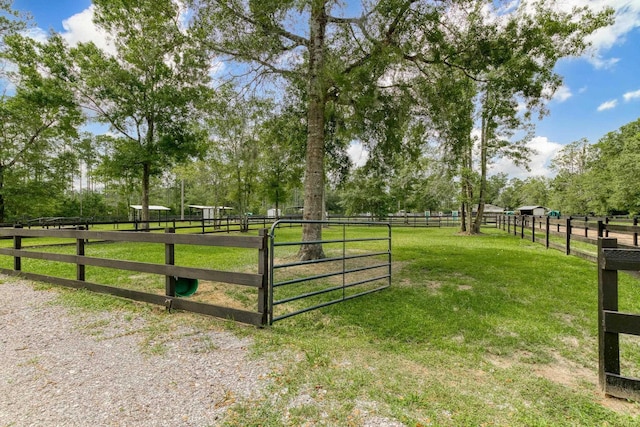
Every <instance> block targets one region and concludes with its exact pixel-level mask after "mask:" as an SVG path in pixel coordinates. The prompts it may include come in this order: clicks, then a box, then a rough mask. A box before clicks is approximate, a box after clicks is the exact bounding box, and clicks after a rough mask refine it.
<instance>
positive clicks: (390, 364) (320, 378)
mask: <svg viewBox="0 0 640 427" xmlns="http://www.w3.org/2000/svg"><path fill="white" fill-rule="evenodd" d="M484 232H485V234H483V235H480V236H474V237H468V236H461V235H458V234H457V233H456V230H454V229H447V228H442V229H420V230H418V229H396V228H394V230H393V280H392V286H391V287H390V288H389V289H386V290H384V291H382V292H378V293H374V294H371V295H367V296H365V297H363V298H358V299H354V300H350V301H347V302H345V303H341V304H337V305H333V306H329V307H326V308H323V309H320V310H317V311H313V312H309V313H305V314H302V315H299V316H295V317H292V318H289V319H286V320H283V321H281V322H278V323H277V324H275V325H274V326H273V327H268V328H264V329H258V328H254V327H246V326H240V325H238V324H235V323H232V322H228V321H223V320H216V319H212V318H209V317H203V316H197V315H193V314H188V313H183V312H174V313H172V314H171V315H167V314H166V313H165V312H164V311H163V310H162V309H161V308H155V309H153V310H149V309H148V308H145V307H146V306H144V305H142V304H139V303H129V302H127V303H123V302H122V300H120V299H118V298H115V297H111V296H101V295H94V294H89V293H87V292H84V291H73V290H60V291H59V295H60V296H59V301H60V303H62V304H65V305H69V306H72V307H78V308H79V309H81V310H87V309H91V310H95V309H99V310H124V311H130V312H131V315H132V316H135V315H136V313H144V315H145V316H146V317H147V318H149V319H150V321H151V322H152V323H153V322H155V323H156V324H158V325H162V328H151V327H150V328H147V329H148V330H149V331H157V330H158V329H162V330H167V329H169V330H170V329H171V328H172V327H177V325H180V324H184V322H189V323H191V324H196V325H200V326H199V327H202V328H210V327H212V325H215V327H223V328H226V329H228V330H231V331H232V332H234V333H236V334H239V335H242V336H248V337H251V338H252V339H253V342H254V344H253V345H252V348H251V351H252V354H253V357H255V358H265V359H268V360H269V361H271V362H272V363H273V366H274V367H275V368H274V370H273V372H272V374H271V375H270V380H271V381H270V384H269V386H268V390H267V392H266V393H265V394H264V395H263V396H262V397H261V398H260V399H258V400H255V401H239V402H235V403H233V404H231V405H229V407H228V410H227V412H226V416H225V418H224V421H223V424H224V425H229V426H236V425H245V426H246V425H255V426H258V425H262V426H281V425H290V426H297V425H353V426H358V425H408V426H427V425H434V426H461V425H462V426H466V425H470V426H471V425H473V426H480V425H482V426H490V425H497V426H507V425H509V426H514V425H523V426H524V425H527V426H545V425H553V426H556V425H586V426H589V425H611V426H625V425H629V426H631V425H637V423H638V419H637V417H638V414H640V407H639V406H638V405H637V404H636V403H633V402H627V401H624V400H618V399H613V398H608V397H605V396H604V395H603V394H602V393H601V392H599V391H598V388H597V379H598V378H597V364H598V350H597V343H598V339H597V283H598V282H597V270H596V266H595V265H594V264H592V263H590V262H588V261H585V260H581V259H578V258H575V257H571V256H566V255H564V254H562V253H560V252H557V251H552V250H547V249H545V248H544V247H543V246H541V245H537V244H534V243H531V242H529V241H526V240H521V239H519V238H516V237H514V236H512V235H509V234H506V233H504V232H503V231H501V230H496V229H486V230H484ZM283 233H291V236H295V235H296V233H297V234H299V230H295V229H292V230H283ZM295 237H299V236H295ZM104 246H105V249H104V250H112V251H117V250H118V249H117V246H116V245H114V244H105V245H104ZM92 250H93V249H92ZM96 250H97V249H96ZM126 251H127V254H126V255H122V256H125V257H132V258H138V257H140V258H146V257H148V256H149V255H142V254H143V252H144V251H145V248H144V247H130V248H128V249H126ZM153 256H156V255H153ZM157 256H160V253H158V254H157ZM202 260H206V262H207V263H210V264H211V265H218V263H223V264H224V265H226V266H229V267H230V268H233V269H235V270H237V271H244V270H245V269H247V268H248V266H249V265H251V264H252V263H254V260H253V257H247V256H245V255H244V254H240V253H238V254H237V255H236V254H234V253H232V254H229V253H225V252H224V251H219V252H207V253H206V254H205V253H203V252H199V253H194V254H193V255H192V258H191V256H189V255H185V260H184V261H185V262H186V263H187V264H194V265H199V264H200V262H202ZM5 262H7V263H8V262H10V259H9V258H7V259H6V260H3V263H5ZM32 262H34V263H35V262H37V261H32ZM63 274H72V272H71V271H69V272H68V273H65V272H63ZM111 274H115V273H111ZM124 279H125V277H124V276H112V277H107V278H105V280H106V281H108V282H120V281H122V280H124ZM126 279H127V280H132V281H136V280H138V281H141V282H144V280H141V279H142V278H140V277H137V278H136V277H134V278H133V279H131V278H130V277H129V278H126ZM638 285H640V284H639V283H638V281H637V279H634V278H632V277H631V276H628V275H626V274H621V275H620V301H621V304H620V309H621V310H626V311H630V312H637V311H639V310H640V300H639V298H638V295H639V292H638V291H639V290H638ZM141 286H142V285H141ZM144 286H152V287H153V286H156V287H160V288H161V287H162V284H161V283H158V284H155V285H149V284H144ZM56 289H57V288H56ZM218 292H219V293H220V292H222V293H223V294H224V297H225V298H228V299H231V300H236V301H237V303H238V304H240V305H242V304H243V300H246V295H244V294H242V293H238V292H235V293H234V292H231V291H228V290H218ZM143 333H144V332H143ZM150 341H152V342H153V353H158V352H161V351H162V344H163V341H162V337H161V334H158V333H157V332H154V336H153V340H150ZM621 344H622V370H623V373H624V374H626V375H635V376H640V346H639V343H638V341H636V340H634V339H632V338H629V337H624V339H622V343H621ZM207 356H210V357H215V354H213V353H210V354H206V355H204V356H203V357H207Z"/></svg>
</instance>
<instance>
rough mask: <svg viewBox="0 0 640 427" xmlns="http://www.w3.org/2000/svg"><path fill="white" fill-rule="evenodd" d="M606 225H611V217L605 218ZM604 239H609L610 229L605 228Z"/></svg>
mask: <svg viewBox="0 0 640 427" xmlns="http://www.w3.org/2000/svg"><path fill="white" fill-rule="evenodd" d="M604 223H605V225H607V224H609V217H608V216H607V217H605V218H604ZM604 237H609V227H605V229H604Z"/></svg>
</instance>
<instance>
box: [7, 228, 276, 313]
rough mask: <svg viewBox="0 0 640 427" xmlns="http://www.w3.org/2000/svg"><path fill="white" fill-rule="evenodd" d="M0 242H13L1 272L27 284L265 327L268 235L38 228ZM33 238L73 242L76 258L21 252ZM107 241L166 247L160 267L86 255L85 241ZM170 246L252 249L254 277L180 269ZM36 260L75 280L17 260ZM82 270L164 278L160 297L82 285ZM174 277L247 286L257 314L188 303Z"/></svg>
mask: <svg viewBox="0 0 640 427" xmlns="http://www.w3.org/2000/svg"><path fill="white" fill-rule="evenodd" d="M0 237H4V238H9V239H13V247H12V248H0V255H5V256H10V257H13V269H4V268H3V269H0V272H2V273H4V274H10V275H19V276H21V277H25V278H27V279H32V280H37V281H43V282H48V283H52V284H56V285H62V286H68V287H71V288H84V289H88V290H91V291H95V292H100V293H106V294H111V295H117V296H120V297H124V298H129V299H134V300H138V301H143V302H148V303H153V304H158V305H164V306H165V307H167V308H168V309H171V308H174V309H179V310H187V311H192V312H195V313H200V314H206V315H211V316H216V317H221V318H231V319H233V320H236V321H238V322H243V323H249V324H253V325H264V324H266V322H267V302H268V300H269V297H268V294H267V293H268V286H267V280H268V261H269V256H268V236H267V230H261V231H260V235H259V236H227V235H189V234H175V233H174V230H173V229H170V228H169V229H166V230H165V233H140V232H133V231H131V232H127V231H115V232H114V231H86V230H71V229H50V230H47V229H39V230H35V229H32V230H29V229H24V228H20V227H17V228H12V229H0ZM36 237H50V238H58V239H73V240H75V242H76V253H75V255H72V254H62V253H51V252H45V251H38V250H36V249H34V248H29V249H28V250H27V249H25V248H23V245H22V243H23V239H25V238H36ZM89 240H93V241H112V242H137V243H157V244H160V245H164V247H165V263H164V264H154V263H148V262H137V261H125V260H118V259H108V258H99V257H91V256H86V255H85V249H86V242H87V241H89ZM175 245H198V246H221V247H230V248H231V247H233V248H246V249H255V250H256V251H257V252H258V265H257V273H242V272H233V271H221V270H213V269H204V268H196V267H183V266H177V265H174V264H175V250H176V248H175ZM23 258H31V259H40V260H47V261H54V262H62V263H70V264H75V265H76V279H75V280H72V279H67V278H61V277H54V276H49V275H44V274H38V273H33V272H26V271H23V268H22V259H23ZM85 266H96V267H106V268H113V269H119V270H126V271H135V272H141V273H152V274H158V275H162V276H165V284H166V286H165V295H159V294H153V293H149V292H142V291H137V290H132V289H125V288H122V287H116V286H108V285H103V284H98V283H92V282H87V281H86V277H85V276H86V271H85ZM177 278H185V279H190V280H209V281H214V282H222V283H228V284H233V285H238V286H246V287H251V288H255V289H257V291H258V292H257V294H258V304H257V307H258V308H257V311H256V312H252V311H247V310H241V309H237V308H231V307H223V306H218V305H214V304H209V303H203V302H197V301H191V300H187V299H185V298H181V297H178V296H176V292H175V286H176V279H177Z"/></svg>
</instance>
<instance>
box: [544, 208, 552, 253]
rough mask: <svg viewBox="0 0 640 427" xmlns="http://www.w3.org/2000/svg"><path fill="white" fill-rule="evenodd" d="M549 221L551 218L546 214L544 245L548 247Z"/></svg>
mask: <svg viewBox="0 0 640 427" xmlns="http://www.w3.org/2000/svg"><path fill="white" fill-rule="evenodd" d="M550 222H551V218H549V216H548V215H547V219H546V228H545V230H546V231H545V237H544V246H545V247H546V248H547V249H549V225H550Z"/></svg>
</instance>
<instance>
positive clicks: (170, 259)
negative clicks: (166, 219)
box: [164, 228, 176, 307]
mask: <svg viewBox="0 0 640 427" xmlns="http://www.w3.org/2000/svg"><path fill="white" fill-rule="evenodd" d="M164 232H165V233H175V232H176V230H175V229H173V228H165V230H164ZM164 263H165V264H167V265H175V263H176V252H175V245H174V244H173V243H165V245H164ZM164 287H165V295H166V296H168V297H175V296H176V278H175V277H174V276H171V275H169V276H165V282H164ZM168 307H169V306H168Z"/></svg>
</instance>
